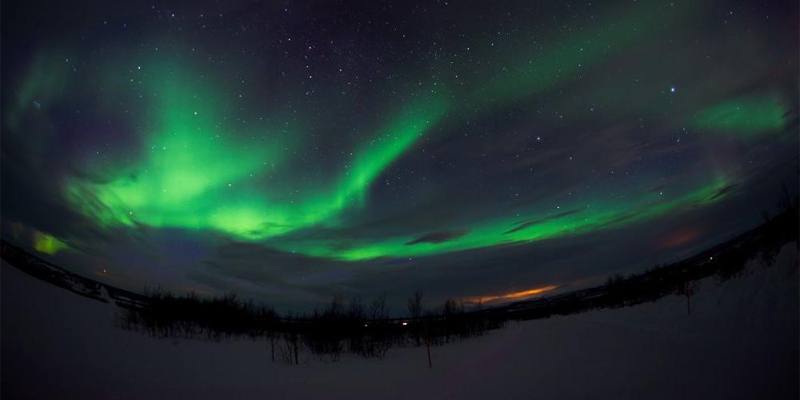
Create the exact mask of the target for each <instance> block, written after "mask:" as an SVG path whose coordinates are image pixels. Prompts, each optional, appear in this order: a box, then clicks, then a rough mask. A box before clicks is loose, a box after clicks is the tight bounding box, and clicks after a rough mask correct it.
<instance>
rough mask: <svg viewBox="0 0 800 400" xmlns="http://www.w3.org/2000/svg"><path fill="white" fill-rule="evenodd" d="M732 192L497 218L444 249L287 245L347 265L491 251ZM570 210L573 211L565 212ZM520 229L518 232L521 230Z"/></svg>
mask: <svg viewBox="0 0 800 400" xmlns="http://www.w3.org/2000/svg"><path fill="white" fill-rule="evenodd" d="M727 187H728V182H727V180H726V179H717V180H716V181H715V182H713V183H712V184H709V185H707V186H704V187H702V188H700V189H697V190H694V191H691V192H688V193H686V194H684V195H682V196H680V197H677V198H674V199H672V200H664V199H661V198H659V197H660V196H657V195H654V194H651V195H649V196H645V197H643V198H641V199H638V200H637V201H636V202H633V203H632V204H604V203H600V202H598V203H595V204H591V205H588V206H583V207H581V209H580V210H579V211H578V212H574V213H564V214H562V215H561V216H556V217H553V216H552V214H556V215H558V213H557V212H556V213H550V214H549V215H548V214H544V213H539V214H532V215H533V216H534V217H535V218H531V220H538V221H539V222H536V223H532V224H529V225H527V226H521V224H520V220H519V218H518V217H513V218H508V217H504V218H497V219H491V220H488V221H484V222H482V223H477V224H476V225H474V226H459V227H451V228H454V229H464V230H466V229H469V231H468V233H467V234H465V235H463V236H459V237H457V238H454V239H453V240H449V241H444V242H441V243H417V244H409V242H411V241H412V240H414V237H411V236H402V237H395V238H390V239H386V240H382V241H380V242H369V241H363V242H361V243H355V244H351V246H350V247H348V248H345V249H342V248H341V246H338V245H337V244H336V243H327V242H322V243H314V244H309V243H306V242H304V243H293V244H291V245H289V244H285V245H283V246H282V247H285V249H286V250H292V251H296V252H301V253H304V254H309V255H314V256H318V257H329V258H336V259H341V260H347V261H357V260H368V259H373V258H378V257H417V256H427V255H433V254H443V253H448V252H453V251H461V250H469V249H476V248H482V247H489V246H498V245H508V244H520V243H529V242H535V241H539V240H545V239H554V238H560V237H566V236H570V235H577V234H582V233H588V232H593V231H598V230H603V229H611V228H617V227H621V226H624V225H628V224H632V223H637V222H642V221H646V220H649V219H652V218H655V217H658V216H662V215H664V214H666V213H668V212H670V211H676V210H679V209H686V208H691V207H696V206H702V205H706V204H710V203H712V202H715V201H717V200H719V199H721V198H723V197H724V194H725V192H724V190H725V188H727ZM564 208H565V209H570V207H564ZM515 228H517V229H515Z"/></svg>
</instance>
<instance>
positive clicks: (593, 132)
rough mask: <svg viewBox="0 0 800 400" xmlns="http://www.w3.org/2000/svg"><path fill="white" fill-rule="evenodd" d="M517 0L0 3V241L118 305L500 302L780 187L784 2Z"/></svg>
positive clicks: (789, 61)
mask: <svg viewBox="0 0 800 400" xmlns="http://www.w3.org/2000/svg"><path fill="white" fill-rule="evenodd" d="M532 3H535V2H524V1H523V2H507V3H503V4H488V3H487V4H482V5H480V6H476V5H474V4H473V5H468V4H454V2H451V3H448V2H435V3H430V4H427V3H419V4H412V3H394V4H383V3H381V4H373V3H371V2H364V3H363V4H360V5H359V6H355V5H354V4H350V5H348V7H344V6H343V4H341V3H340V2H304V3H302V4H301V3H297V4H293V3H285V4H284V3H269V4H258V3H250V2H232V3H231V4H228V5H220V4H216V3H212V2H199V3H193V4H192V5H191V6H184V5H171V4H169V5H168V4H166V3H153V4H149V3H148V4H144V3H142V4H139V5H133V4H129V5H125V6H120V7H118V8H114V7H112V6H111V5H106V4H104V3H97V4H92V7H89V8H90V9H91V10H92V11H91V12H87V13H85V14H81V15H80V16H77V15H76V14H75V13H76V12H78V11H71V10H68V9H65V10H63V12H62V13H54V14H52V15H50V14H48V15H39V14H37V13H35V12H34V11H33V10H35V7H34V6H33V5H29V4H23V3H21V2H20V3H18V4H11V5H9V6H8V9H7V10H5V11H6V12H5V14H6V15H14V16H15V18H14V19H10V20H9V21H10V22H9V23H5V24H4V27H3V33H4V39H3V40H4V42H3V45H4V49H3V51H4V57H3V72H2V73H3V76H2V77H3V121H2V123H3V135H2V144H3V150H2V155H3V165H2V166H3V171H2V174H3V176H2V177H3V181H2V185H3V186H2V189H3V193H4V195H3V205H2V207H3V235H4V238H8V239H9V240H12V241H15V242H18V243H20V244H22V245H27V246H28V247H30V248H32V249H34V250H37V251H39V252H40V253H42V254H46V255H48V256H52V257H54V258H55V259H56V260H60V261H62V262H64V263H69V264H70V265H73V266H74V268H76V269H77V270H80V271H83V272H85V273H97V271H99V270H102V271H104V272H103V279H108V280H109V281H112V282H113V283H115V284H118V285H121V286H124V287H130V288H134V289H136V288H140V287H141V286H142V285H148V284H149V285H153V284H163V285H165V286H168V287H172V288H175V289H176V290H187V289H193V290H197V291H200V292H208V293H214V292H223V291H235V292H241V293H243V294H244V295H246V296H251V297H257V298H270V299H272V300H273V301H274V302H275V303H276V304H280V305H286V306H288V307H295V306H297V307H303V306H307V305H309V304H314V303H315V302H319V301H320V299H324V298H326V297H327V296H329V295H331V294H344V295H365V296H367V295H372V294H375V293H383V292H385V293H388V294H389V295H390V296H404V295H406V294H408V293H411V292H412V291H413V290H414V289H417V288H422V289H424V290H425V291H426V293H429V294H430V295H431V297H432V298H438V297H444V296H457V297H463V298H481V297H485V296H490V297H492V296H494V298H504V297H503V295H500V294H498V293H527V291H528V290H531V289H529V288H542V287H546V288H556V287H569V285H580V284H581V282H586V281H588V280H591V279H602V278H603V277H605V276H606V275H608V274H609V273H612V272H618V271H621V270H627V271H631V270H640V269H644V268H647V267H649V266H651V265H652V264H654V263H660V262H665V261H668V260H674V259H675V258H676V257H679V256H685V255H687V254H689V253H690V252H691V251H693V250H697V249H700V248H702V247H703V246H708V245H711V244H714V242H716V241H719V240H720V239H722V238H726V237H729V236H730V235H732V234H735V233H737V232H739V231H741V230H743V229H745V228H747V227H749V226H752V225H753V224H754V223H757V221H758V220H759V218H761V215H762V214H761V212H762V210H769V209H770V207H774V205H775V203H776V199H777V198H778V197H779V196H780V187H781V184H784V185H786V184H788V185H790V190H794V191H796V190H797V189H796V179H795V178H796V172H797V155H798V152H797V127H798V112H797V108H798V104H797V95H796V91H797V88H798V81H797V73H796V71H797V68H798V65H797V37H796V36H797V35H796V32H797V21H796V19H795V18H793V16H796V11H797V10H796V8H797V5H796V4H792V3H791V2H783V3H782V4H772V5H770V6H769V7H766V6H764V5H763V4H761V3H758V2H728V1H714V2H697V1H686V2H678V1H676V2H660V1H650V0H647V1H635V2H630V1H618V2H612V3H606V2H604V3H602V4H589V3H587V4H567V3H558V4H555V3H554V4H550V5H548V4H532ZM59 7H62V6H59ZM63 7H66V6H63ZM345 9H349V10H350V11H345ZM353 10H356V11H355V12H354V11H353ZM4 18H5V17H4ZM4 22H5V21H4ZM32 23H35V24H36V25H37V26H42V28H40V29H37V30H36V31H31V30H30V29H29V28H28V26H30V25H31V24H32ZM55 26H59V27H65V28H64V29H65V30H64V32H59V31H57V30H56V29H55V28H51V27H55ZM689 230H691V231H692V232H698V233H697V234H696V235H693V239H692V240H689V241H681V242H680V244H679V245H668V244H669V243H672V242H673V241H671V240H670V239H669V238H671V237H674V235H675V232H683V231H689ZM105 271H109V272H108V273H106V272H105ZM398 298H400V297H398Z"/></svg>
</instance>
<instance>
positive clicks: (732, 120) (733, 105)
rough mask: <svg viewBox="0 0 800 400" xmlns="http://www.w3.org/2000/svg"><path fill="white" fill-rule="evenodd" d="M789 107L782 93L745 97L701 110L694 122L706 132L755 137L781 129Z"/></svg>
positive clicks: (786, 118)
mask: <svg viewBox="0 0 800 400" xmlns="http://www.w3.org/2000/svg"><path fill="white" fill-rule="evenodd" d="M788 109H789V108H788V107H787V106H786V105H785V104H784V102H783V101H782V100H781V98H780V97H779V96H775V95H773V96H750V97H742V98H735V99H730V100H725V101H723V102H721V103H718V104H715V105H713V106H711V107H708V108H706V109H704V110H701V111H700V112H698V113H697V115H696V116H695V118H694V120H693V121H692V122H693V124H694V126H695V127H697V128H698V129H702V130H705V131H711V132H715V133H731V134H735V135H738V136H741V137H753V136H758V135H761V134H765V133H774V132H780V131H782V130H783V128H784V127H785V126H786V123H787V121H788V117H789V116H788Z"/></svg>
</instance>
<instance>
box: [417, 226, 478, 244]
mask: <svg viewBox="0 0 800 400" xmlns="http://www.w3.org/2000/svg"><path fill="white" fill-rule="evenodd" d="M467 233H469V230H468V229H463V230H457V231H441V232H431V233H426V234H424V235H422V236H419V237H417V238H415V239H413V240H410V241H408V242H406V245H408V246H411V245H415V244H420V243H434V244H436V243H444V242H447V241H449V240H453V239H457V238H460V237H462V236H464V235H466V234H467Z"/></svg>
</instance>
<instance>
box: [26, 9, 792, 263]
mask: <svg viewBox="0 0 800 400" xmlns="http://www.w3.org/2000/svg"><path fill="white" fill-rule="evenodd" d="M656 11H658V14H659V15H665V16H667V17H668V18H667V19H669V20H670V21H675V20H677V17H678V16H679V14H681V13H679V12H677V11H674V10H662V9H661V8H656V7H643V6H638V7H636V8H635V9H634V10H633V11H632V12H630V13H627V14H625V16H624V17H623V18H616V19H615V18H610V17H609V18H608V19H606V21H607V23H605V24H600V25H599V26H598V28H597V29H596V30H592V31H590V32H581V33H578V34H574V35H571V36H567V37H562V38H560V39H557V40H556V41H555V45H554V46H552V47H549V48H547V49H542V50H540V51H539V52H533V53H531V55H533V56H534V57H531V58H530V60H529V61H525V62H523V63H521V64H511V66H510V67H509V70H508V71H507V73H504V74H500V75H492V74H491V73H490V72H488V71H485V74H486V79H485V80H484V82H485V83H484V84H482V85H480V86H478V87H477V88H474V89H468V90H466V91H462V92H448V90H446V89H444V88H440V90H439V91H433V92H424V94H422V93H416V94H414V95H410V96H406V101H405V102H404V105H403V106H401V107H398V108H397V109H395V110H394V111H393V112H390V113H388V114H387V115H388V117H387V118H386V120H385V121H383V123H381V124H379V127H378V128H377V129H374V131H373V133H372V134H371V135H369V138H368V140H364V141H363V142H361V143H359V144H356V145H355V146H354V148H353V151H352V156H351V158H350V159H348V160H345V161H346V162H345V163H344V165H343V167H342V168H341V171H339V172H338V173H336V174H334V176H333V178H331V179H328V180H326V181H324V182H317V183H315V184H314V185H312V187H311V188H308V189H307V190H303V192H302V193H303V194H302V195H298V196H292V195H290V194H288V193H287V191H288V190H287V189H286V188H284V187H283V186H282V185H276V186H270V185H269V184H268V183H269V182H270V179H271V178H272V177H278V178H279V177H284V178H285V177H286V176H287V175H288V176H294V174H296V173H297V171H292V170H291V166H289V165H288V164H289V162H290V161H291V160H288V159H286V157H287V155H288V154H291V152H290V151H289V149H290V148H292V147H293V146H297V145H302V143H299V144H298V142H301V139H299V138H301V137H302V133H303V132H301V131H300V130H298V129H294V130H291V131H287V130H286V129H284V128H283V127H277V126H273V125H271V124H270V123H263V124H260V125H259V124H250V125H247V126H246V127H243V126H242V125H234V124H233V122H231V121H230V120H228V119H226V118H223V117H222V116H223V115H226V113H227V112H235V110H230V109H229V108H230V106H229V105H226V101H225V100H226V99H227V97H226V96H225V94H226V93H225V92H224V91H223V90H220V89H219V88H218V87H216V86H214V85H212V84H209V83H208V81H205V80H202V79H197V77H198V76H200V75H204V74H197V73H196V72H197V71H193V70H192V69H191V68H186V66H182V65H180V64H169V63H164V62H160V61H154V62H152V63H150V64H149V65H148V66H147V69H148V71H149V78H148V79H144V80H143V85H144V87H143V88H142V89H141V91H142V92H146V93H156V95H155V96H154V98H153V99H152V101H149V102H147V107H146V110H145V111H144V116H143V117H142V118H141V121H142V122H141V123H140V124H138V125H137V126H136V127H135V129H137V131H138V132H140V133H141V137H142V138H143V142H142V143H141V146H140V148H141V151H140V153H139V154H137V155H136V156H135V157H133V159H129V160H125V161H124V163H123V164H122V165H115V166H113V167H112V168H107V170H108V173H107V174H105V175H104V179H87V178H85V177H70V178H68V179H66V181H65V182H63V191H64V194H65V197H66V199H67V200H68V202H69V203H70V204H71V205H72V206H73V208H75V209H76V210H78V211H79V212H81V213H82V214H84V215H86V216H88V217H89V218H91V219H92V220H94V221H95V222H96V223H97V224H98V225H100V226H101V227H104V228H118V227H137V226H148V227H153V228H177V229H184V230H195V231H214V232H218V233H221V234H223V235H225V236H229V237H233V238H236V239H239V240H246V241H258V242H261V243H263V244H264V245H265V246H269V247H272V248H276V249H279V250H282V251H291V252H296V253H300V254H304V255H308V256H314V257H325V258H332V259H338V260H347V261H358V260H369V259H374V258H379V257H416V256H429V255H435V254H442V253H448V252H454V251H463V250H469V249H477V248H483V247H490V246H498V245H509V244H519V243H529V242H533V241H537V240H545V239H552V238H560V237H565V236H570V235H577V234H583V233H588V232H593V231H597V230H602V229H610V228H616V227H620V226H623V225H627V224H633V223H637V222H642V221H645V220H648V219H652V218H656V217H659V216H663V215H664V214H666V213H668V212H672V211H677V210H682V209H688V208H691V207H697V206H702V205H706V204H709V203H711V202H714V201H717V200H719V199H721V198H723V197H724V195H725V193H726V192H725V189H726V188H727V187H729V186H730V185H731V182H730V180H729V179H728V178H727V177H719V176H717V177H716V178H714V179H712V181H711V182H710V183H706V184H705V185H700V186H699V187H696V188H694V189H692V190H689V191H687V192H685V193H683V194H682V195H678V196H677V197H673V198H670V199H669V200H667V199H664V198H660V197H654V196H655V195H654V194H652V193H649V194H646V195H642V196H640V197H639V198H637V199H634V200H631V201H627V202H619V201H616V202H615V201H608V200H605V199H599V200H597V201H593V202H591V204H590V205H589V206H587V205H586V204H587V203H582V204H573V205H572V207H568V206H565V207H564V209H571V210H576V211H574V212H570V213H556V214H555V215H552V214H551V213H548V212H542V210H541V209H531V210H529V212H527V213H526V214H527V215H528V216H530V217H529V219H528V222H520V217H517V216H514V217H497V218H490V219H487V220H484V221H477V222H476V221H472V222H470V223H466V222H465V223H464V224H463V226H451V227H447V229H446V230H449V231H452V232H460V233H459V234H458V235H454V236H453V237H452V238H450V239H449V240H445V241H439V242H414V240H415V237H414V236H412V235H400V236H396V237H391V238H386V239H380V240H375V239H360V238H355V239H348V240H347V241H346V243H347V244H346V245H345V246H343V245H342V243H341V241H338V239H337V238H330V239H328V240H322V239H304V240H302V239H292V236H291V235H290V233H292V232H296V231H298V230H301V229H307V228H311V227H316V226H323V227H332V228H335V227H339V226H342V225H343V222H342V221H341V220H340V218H341V216H342V214H343V212H344V211H346V210H351V209H358V208H363V207H365V206H366V205H367V203H368V201H367V200H368V199H367V194H368V193H369V189H370V186H371V185H372V184H373V182H375V181H376V179H378V178H379V177H380V176H381V174H382V173H383V172H384V171H385V170H386V169H387V168H388V167H389V166H391V165H392V163H394V162H395V161H396V160H397V159H399V158H400V157H402V156H403V155H404V154H405V153H406V152H408V151H409V150H411V149H412V148H413V147H414V145H415V144H416V143H417V141H418V140H419V139H420V138H421V137H423V136H425V135H426V134H428V133H429V132H430V131H431V130H432V129H433V128H434V127H436V126H437V125H439V124H440V123H442V122H443V121H445V120H448V119H450V120H453V119H463V118H467V117H470V116H471V114H472V113H474V112H487V111H490V110H491V109H493V108H495V107H501V106H505V105H507V104H510V103H514V102H517V101H519V100H520V99H522V98H524V97H527V96H532V95H536V94H541V93H544V92H545V91H547V90H551V89H553V88H554V87H555V86H556V85H557V84H559V83H563V82H565V81H570V80H573V79H575V78H576V76H578V75H580V73H581V70H582V69H585V68H587V67H589V66H590V65H591V64H597V63H600V62H602V61H603V60H604V59H605V58H606V57H607V56H608V54H609V53H610V52H611V51H612V50H614V51H619V50H620V49H622V48H624V47H626V46H632V45H634V44H635V43H636V40H638V39H639V38H640V37H642V36H645V34H652V33H654V32H656V31H662V30H665V29H667V28H668V26H669V24H668V23H666V22H664V23H662V24H660V25H657V26H656V25H654V24H648V23H645V22H643V21H647V20H648V19H647V18H644V16H647V15H653V13H654V12H656ZM513 59H515V58H514V57H512V58H510V60H513ZM517 59H519V58H517ZM47 69H48V68H45V67H43V66H42V65H41V63H37V64H36V66H35V68H34V69H33V70H32V72H31V75H29V77H28V79H27V80H25V81H24V82H22V87H23V90H22V94H21V97H22V98H20V104H21V106H20V107H23V106H24V105H25V104H27V103H29V102H30V99H32V98H34V97H36V98H40V99H41V98H46V99H50V98H52V97H53V96H56V95H57V93H56V92H59V91H60V89H61V87H62V86H63V84H62V83H60V82H61V80H62V78H61V75H58V74H47V73H46V72H47V71H46V70H47ZM51 69H54V70H58V68H51ZM46 76H53V77H54V78H53V79H49V80H48V79H44V78H43V77H46ZM479 81H480V80H479ZM37 82H38V83H37ZM116 85H117V86H116V88H117V89H118V88H120V87H121V86H120V83H119V82H116ZM108 86H111V87H114V83H112V84H109V85H108ZM55 88H58V89H59V90H55ZM121 90H122V89H121ZM454 90H455V89H454ZM38 92H42V93H38ZM51 92H52V93H51ZM48 93H50V94H48ZM457 98H458V101H457ZM148 100H149V98H148ZM226 107H228V108H226ZM784 110H785V107H784V106H782V104H781V103H780V102H779V101H777V100H775V99H772V100H770V99H754V100H747V99H745V100H741V99H737V100H733V101H731V102H725V103H722V104H720V105H718V106H715V107H712V108H710V109H707V110H704V111H702V112H700V113H699V114H698V115H697V117H696V119H695V121H694V124H695V125H696V126H697V127H700V128H704V129H710V130H725V131H732V132H741V133H743V134H752V133H754V132H762V131H767V130H774V129H780V128H782V127H783V124H784V117H783V113H784V112H785V111H784ZM265 138H266V139H265ZM89 169H97V167H96V166H94V167H90V168H89ZM265 182H266V183H265ZM443 230H445V229H443Z"/></svg>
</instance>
